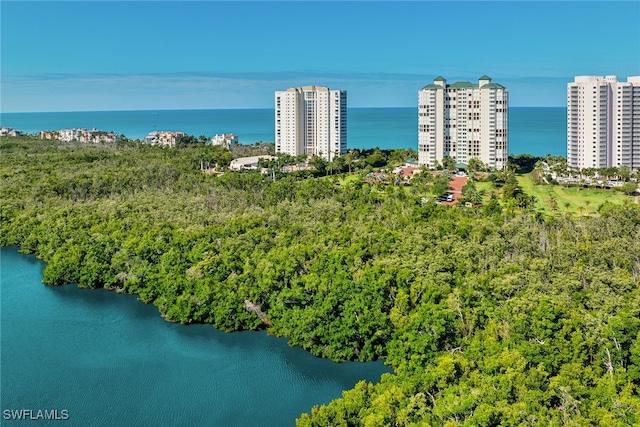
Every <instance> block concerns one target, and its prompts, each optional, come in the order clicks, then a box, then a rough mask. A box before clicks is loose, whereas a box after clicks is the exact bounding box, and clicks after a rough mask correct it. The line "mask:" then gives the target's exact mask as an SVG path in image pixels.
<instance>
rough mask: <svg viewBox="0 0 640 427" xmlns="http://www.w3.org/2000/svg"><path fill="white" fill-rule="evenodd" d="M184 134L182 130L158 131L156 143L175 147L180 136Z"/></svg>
mask: <svg viewBox="0 0 640 427" xmlns="http://www.w3.org/2000/svg"><path fill="white" fill-rule="evenodd" d="M182 136H184V132H170V131H161V132H158V145H161V146H163V147H175V146H176V143H177V142H178V140H179V139H180V137H182Z"/></svg>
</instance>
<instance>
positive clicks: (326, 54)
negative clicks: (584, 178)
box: [0, 0, 640, 112]
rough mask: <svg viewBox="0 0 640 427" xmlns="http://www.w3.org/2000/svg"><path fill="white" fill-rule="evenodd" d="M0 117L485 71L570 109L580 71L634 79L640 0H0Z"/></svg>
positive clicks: (413, 93)
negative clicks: (572, 84) (570, 87)
mask: <svg viewBox="0 0 640 427" xmlns="http://www.w3.org/2000/svg"><path fill="white" fill-rule="evenodd" d="M0 15H1V22H0V23H1V30H0V32H1V34H0V35H1V45H0V48H1V49H0V59H1V65H0V71H1V73H2V74H1V75H0V83H1V88H0V89H1V92H0V96H1V99H0V109H1V110H2V111H3V112H31V111H91V110H140V109H205V108H272V107H273V96H274V95H273V92H274V91H275V90H284V89H286V88H288V87H291V86H300V85H306V84H315V85H324V86H329V87H331V88H335V89H345V90H347V91H348V103H349V106H350V107H384V106H391V107H394V106H411V107H412V106H415V105H416V102H417V91H418V90H419V89H420V88H421V87H422V86H424V85H426V84H428V83H431V82H432V80H433V79H434V78H435V77H437V76H438V75H442V76H444V77H445V78H446V79H447V80H449V81H451V82H453V81H458V80H470V81H476V80H477V78H478V77H479V76H481V75H483V74H488V75H489V76H491V77H492V78H493V80H494V81H495V82H498V83H502V84H503V85H505V86H506V87H507V88H508V89H509V91H510V104H511V106H564V105H565V102H566V101H565V98H566V84H567V82H569V81H571V80H573V77H574V76H575V75H585V74H594V75H611V74H613V75H618V76H619V77H620V78H622V79H626V77H627V76H629V75H640V25H638V22H640V2H638V1H626V2H595V1H590V2H578V1H570V2H555V1H554V2H551V1H537V2H520V1H510V2H508V1H498V2H485V1H472V2H462V1H452V2H436V1H409V2H370V1H356V2H335V1H325V2H295V1H285V2H269V1H260V2H247V1H236V2H217V1H196V2H169V1H141V2H131V1H105V2H98V1H71V2H56V1H46V2H31V1H19V2H18V1H4V0H2V1H1V2H0Z"/></svg>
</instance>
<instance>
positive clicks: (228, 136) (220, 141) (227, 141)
mask: <svg viewBox="0 0 640 427" xmlns="http://www.w3.org/2000/svg"><path fill="white" fill-rule="evenodd" d="M236 144H238V135H236V134H233V133H217V134H216V136H214V137H213V138H211V145H221V146H223V147H224V148H226V149H230V148H231V147H233V146H234V145H236Z"/></svg>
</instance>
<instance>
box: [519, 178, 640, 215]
mask: <svg viewBox="0 0 640 427" xmlns="http://www.w3.org/2000/svg"><path fill="white" fill-rule="evenodd" d="M517 178H518V184H520V187H521V188H522V190H523V191H524V192H525V193H527V194H530V195H532V196H534V197H535V198H536V208H537V209H541V210H544V211H545V212H548V213H551V212H552V209H551V204H552V201H551V198H554V199H555V200H556V203H557V212H560V213H570V214H573V215H592V214H597V213H598V208H599V207H600V205H602V204H603V203H604V202H610V203H614V204H622V203H625V202H626V203H633V201H634V198H633V197H631V196H625V195H624V194H622V193H621V192H619V191H616V190H603V189H598V188H580V187H564V186H562V185H536V184H535V183H534V181H533V178H532V177H531V174H526V175H520V176H518V177H517Z"/></svg>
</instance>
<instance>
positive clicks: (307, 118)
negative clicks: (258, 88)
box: [275, 86, 347, 161]
mask: <svg viewBox="0 0 640 427" xmlns="http://www.w3.org/2000/svg"><path fill="white" fill-rule="evenodd" d="M275 104H276V105H275V106H276V108H275V112H276V117H275V120H276V138H275V140H276V153H287V154H290V155H292V156H299V155H302V154H304V155H307V156H314V155H317V156H320V157H324V158H325V159H327V160H329V161H331V160H333V159H334V158H335V157H337V156H340V155H342V154H344V153H345V152H346V151H347V91H345V90H330V89H329V88H327V87H322V86H303V87H299V88H289V89H287V90H285V91H276V93H275Z"/></svg>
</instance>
